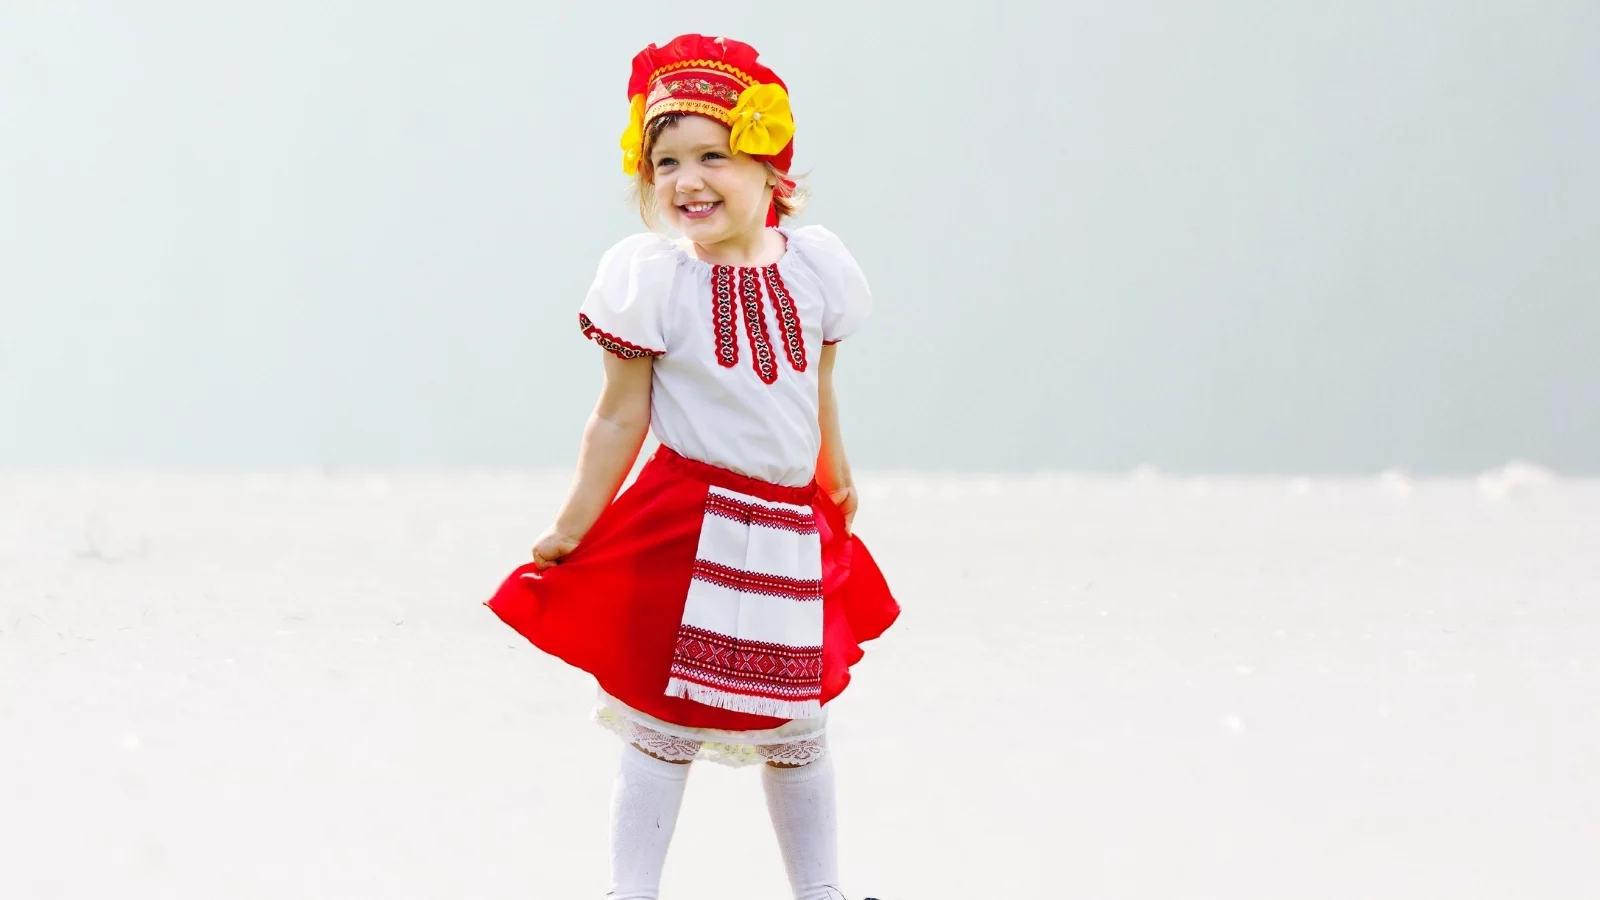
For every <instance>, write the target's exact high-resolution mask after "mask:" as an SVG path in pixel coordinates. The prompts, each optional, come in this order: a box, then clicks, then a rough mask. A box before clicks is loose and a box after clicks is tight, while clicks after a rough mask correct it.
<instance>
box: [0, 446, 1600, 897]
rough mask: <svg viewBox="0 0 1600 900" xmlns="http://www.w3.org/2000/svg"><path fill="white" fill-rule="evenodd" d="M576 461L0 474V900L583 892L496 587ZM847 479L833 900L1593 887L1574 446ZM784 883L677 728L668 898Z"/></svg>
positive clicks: (581, 853)
mask: <svg viewBox="0 0 1600 900" xmlns="http://www.w3.org/2000/svg"><path fill="white" fill-rule="evenodd" d="M565 483H566V476H565V475H564V474H562V473H550V474H495V473H484V474H422V473H412V474H404V473H399V474H385V475H378V474H357V473H344V474H340V473H331V474H330V473H303V474H262V475H244V474H236V475H179V474H150V475H146V474H137V473H132V474H128V473H124V474H106V473H101V474H84V475H77V474H60V475H19V474H12V475H4V476H0V898H5V900H33V898H117V900H131V898H182V900H187V898H196V900H199V898H207V900H213V898H228V900H253V898H273V900H290V898H293V900H309V898H368V897H370V898H451V900H479V898H482V900H493V898H558V900H566V898H572V900H589V898H599V897H601V896H602V894H603V893H604V890H605V867H606V839H605V829H606V801H607V796H608V793H609V790H610V780H611V775H612V772H613V769H614V766H615V759H616V756H617V753H618V746H619V745H618V744H617V742H616V741H615V739H614V738H613V737H611V736H610V735H609V734H607V733H605V732H603V731H601V730H600V729H599V728H598V727H596V726H594V725H592V724H590V723H589V722H588V721H587V714H588V709H589V705H590V699H591V696H592V693H591V688H590V685H589V682H588V680H587V678H586V676H584V675H582V674H581V673H578V672H576V671H573V670H571V669H568V668H566V667H565V666H563V665H562V664H560V663H557V662H556V661H554V660H552V659H548V658H545V657H543V656H541V655H540V654H538V653H537V652H535V651H534V650H533V649H532V648H530V647H529V646H528V645H527V644H526V643H525V642H524V641H523V640H522V639H521V638H520V637H518V636H516V635H515V634H513V633H512V632H511V631H510V630H509V629H507V628H505V627H504V626H503V625H501V624H500V623H499V621H498V620H496V619H495V618H494V617H493V616H492V615H491V614H490V613H489V612H488V611H487V610H485V609H483V608H482V607H481V606H480V605H479V604H480V601H482V600H483V599H484V598H485V597H486V596H487V595H488V593H489V592H490V590H491V589H492V588H493V587H494V586H495V584H496V583H497V582H498V581H499V579H500V578H501V576H502V575H504V574H505V572H506V571H508V570H509V569H510V568H511V567H512V566H513V565H515V564H517V563H519V562H521V561H522V559H523V558H524V554H525V549H526V544H527V542H528V540H529V539H530V538H531V537H532V536H533V535H534V534H535V533H536V532H537V531H538V530H539V528H540V527H541V526H542V525H543V524H544V523H545V520H546V518H547V517H548V516H549V515H550V514H551V513H552V512H553V510H554V508H555V504H556V502H557V501H558V499H559V497H560V495H561V493H562V491H563V489H564V487H565ZM863 483H864V486H865V487H864V491H865V506H864V511H863V514H862V516H861V519H860V520H859V522H858V527H859V528H860V529H861V531H862V533H863V534H864V535H865V536H866V537H867V539H868V541H869V543H870V544H871V546H872V547H873V549H874V550H875V552H876V555H877V556H878V557H879V560H880V562H881V563H882V565H883V567H884V569H885V570H886V571H887V572H888V574H889V575H890V577H891V580H892V582H893V584H894V586H895V587H896V589H897V593H898V594H899V596H900V598H901V600H902V601H903V604H904V606H905V614H904V617H903V618H902V620H901V622H900V624H899V625H898V626H897V627H896V629H894V630H893V631H891V632H890V634H889V635H888V636H887V637H886V638H885V639H884V640H882V641H879V642H878V643H876V644H875V645H872V646H871V647H870V648H869V653H868V657H867V659H866V661H865V662H864V663H863V664H862V665H861V666H859V667H858V669H857V679H856V683H855V684H854V686H853V687H852V688H851V689H850V691H849V692H847V694H846V695H845V697H844V698H843V699H842V700H841V701H840V702H839V703H838V704H837V706H836V708H835V712H834V715H835V719H834V732H833V735H834V738H833V743H834V747H835V752H836V754H837V760H838V764H839V767H840V769H839V772H840V775H839V783H840V787H841V792H842V795H841V813H842V817H843V824H842V844H843V847H842V867H843V872H844V874H845V877H846V879H847V886H848V887H849V889H850V890H851V892H852V900H858V898H860V897H862V896H866V895H875V896H878V897H881V898H884V900H939V898H970V897H982V898H1011V897H1019V898H1020V897H1049V898H1064V900H1070V898H1163V900H1166V898H1179V900H1182V898H1263V900H1268V898H1270V900H1294V898H1329V900H1354V898H1362V900H1371V898H1391V897H1393V898H1412V900H1431V898H1450V900H1468V898H1515V900H1543V898H1581V897H1597V896H1600V626H1597V610H1600V482H1594V481H1575V480H1560V481H1556V482H1555V483H1553V484H1548V485H1545V484H1538V483H1527V484H1522V483H1511V484H1509V485H1507V484H1504V483H1496V482H1493V481H1492V480H1491V481H1486V482H1484V483H1482V484H1479V483H1474V482H1473V481H1471V480H1461V481H1428V480H1421V481H1411V480H1410V479H1407V478H1406V477H1405V476H1404V475H1400V474H1396V473H1389V474H1387V475H1385V476H1384V477H1383V478H1371V479H1359V480H1356V479H1352V480H1316V481H1300V480H1289V479H1241V480H1228V479H1222V480H1210V481H1204V480H1196V479H1178V478H1163V477H1160V476H1159V475H1156V474H1154V473H1143V474H1140V475H1138V476H1136V477H1124V478H1090V477H1081V478H1079V477H1067V476H1050V477H1029V478H1022V477H1019V478H1008V479H994V478H975V477H948V478H945V477H940V478H933V477H910V476H878V477H867V478H864V479H863ZM1495 495H1504V496H1495ZM786 896H787V894H786V892H785V890H784V888H783V876H782V868H781V865H780V863H779V860H778V856H777V851H776V848H775V846H774V844H773V841H772V838H771V834H770V831H769V829H768V825H767V823H766V819H765V811H764V808H763V806H762V801H761V792H760V788H759V785H758V783H757V773H756V772H755V771H753V770H744V771H729V770H723V769H717V768H714V767H711V766H701V767H699V768H697V769H696V771H695V773H694V776H693V778H692V780H691V783H690V791H689V797H688V801H687V803H686V806H685V809H684V814H683V819H682V822H681V824H680V827H679V831H678V838H677V841H676V844H675V846H674V848H673V854H672V857H671V859H670V861H669V863H668V871H667V876H666V882H665V886H664V897H666V898H669V900H688V898H696V900H700V898H707V900H735V898H737V900H747V898H783V897H786Z"/></svg>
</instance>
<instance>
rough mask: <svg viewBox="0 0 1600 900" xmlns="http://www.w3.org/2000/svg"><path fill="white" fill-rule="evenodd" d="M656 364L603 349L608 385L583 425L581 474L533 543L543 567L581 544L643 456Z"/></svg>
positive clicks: (575, 478) (602, 390) (537, 564)
mask: <svg viewBox="0 0 1600 900" xmlns="http://www.w3.org/2000/svg"><path fill="white" fill-rule="evenodd" d="M653 368H654V362H653V361H652V360H651V358H650V357H648V356H646V357H641V358H639V359H619V358H617V357H615V356H613V355H611V354H610V353H607V354H605V386H604V387H603V388H602V389H601V391H600V400H599V401H598V402H597V403H596V404H595V407H594V412H592V413H590V414H589V422H588V424H587V425H585V426H584V429H583V444H582V445H581V446H580V448H579V450H578V471H577V474H576V475H574V476H573V479H572V487H571V489H570V490H569V491H568V492H567V499H566V501H565V502H564V503H562V504H561V511H560V513H558V514H557V515H556V521H555V524H554V525H551V526H550V528H549V530H547V531H546V532H545V533H544V534H543V535H540V537H539V540H538V541H537V542H536V543H535V544H534V546H533V561H534V564H535V565H536V566H538V567H539V568H545V567H546V566H550V565H553V564H554V563H555V562H556V561H557V560H559V559H560V558H561V557H563V556H565V555H567V554H568V553H571V552H572V550H573V548H575V547H577V546H578V542H579V541H581V540H583V536H584V535H585V534H588V532H589V529H590V528H591V527H593V525H594V523H595V520H596V519H598V518H600V513H602V512H604V511H605V508H606V507H607V506H609V505H610V504H611V501H612V499H614V498H615V497H616V496H617V489H618V488H620V487H622V482H623V481H624V480H625V479H626V478H627V477H628V472H629V470H631V469H632V468H633V463H634V461H635V460H637V459H638V458H639V448H640V447H642V446H643V445H644V439H645V435H647V434H649V432H650V376H651V371H652V369H653Z"/></svg>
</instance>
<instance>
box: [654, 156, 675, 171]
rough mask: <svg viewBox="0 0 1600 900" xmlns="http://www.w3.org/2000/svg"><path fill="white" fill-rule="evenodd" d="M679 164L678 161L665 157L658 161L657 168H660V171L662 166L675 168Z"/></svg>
mask: <svg viewBox="0 0 1600 900" xmlns="http://www.w3.org/2000/svg"><path fill="white" fill-rule="evenodd" d="M677 164H678V161H677V160H675V159H673V158H672V157H670V156H667V157H663V158H661V159H658V160H656V168H658V169H659V168H661V167H662V166H675V165H677Z"/></svg>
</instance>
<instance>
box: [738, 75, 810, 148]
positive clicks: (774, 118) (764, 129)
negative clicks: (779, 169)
mask: <svg viewBox="0 0 1600 900" xmlns="http://www.w3.org/2000/svg"><path fill="white" fill-rule="evenodd" d="M732 131H733V134H732V135H731V136H730V137H729V139H728V145H729V147H731V148H732V149H733V150H734V151H735V152H737V153H748V154H750V155H751V156H774V155H776V154H777V153H778V152H780V151H781V150H783V148H784V147H787V146H789V140H790V139H791V138H793V137H794V115H793V114H791V113H790V112H789V92H788V91H785V90H784V89H783V85H781V84H753V85H751V86H750V87H747V88H745V89H744V92H743V93H741V94H740V95H739V103H738V105H736V106H735V107H734V108H733V126H732Z"/></svg>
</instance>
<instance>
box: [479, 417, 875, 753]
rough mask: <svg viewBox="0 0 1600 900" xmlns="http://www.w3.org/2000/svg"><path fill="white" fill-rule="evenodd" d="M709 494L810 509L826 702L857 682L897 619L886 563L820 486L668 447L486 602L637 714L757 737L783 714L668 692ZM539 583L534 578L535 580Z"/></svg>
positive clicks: (500, 614) (777, 724)
mask: <svg viewBox="0 0 1600 900" xmlns="http://www.w3.org/2000/svg"><path fill="white" fill-rule="evenodd" d="M712 486H716V487H720V488H724V489H726V490H731V491H737V492H739V493H742V494H748V495H751V496H754V497H760V498H762V499H765V500H768V501H772V502H775V503H792V504H796V505H800V506H810V507H811V508H812V510H813V511H814V512H815V514H816V523H817V529H818V533H819V537H820V539H821V546H822V595H823V599H822V603H823V611H822V620H823V640H822V698H821V699H822V702H823V703H824V704H826V703H827V702H828V701H830V700H832V699H833V698H834V697H837V696H838V695H839V694H840V693H841V692H843V691H844V689H845V687H846V686H847V685H848V684H849V683H850V667H851V666H853V665H855V664H856V663H857V662H860V660H861V657H862V655H863V654H862V651H861V643H862V642H863V641H868V640H872V639H873V638H876V637H878V636H879V635H881V634H883V632H884V631H885V630H887V629H888V628H889V626H890V625H892V624H893V623H894V621H895V619H896V618H897V617H898V616H899V614H900V607H899V605H898V604H897V603H896V602H895V600H894V597H893V596H892V595H891V594H890V592H889V586H888V584H887V582H885V581H884V578H883V574H882V573H881V572H880V571H879V570H878V566H877V563H875V562H874V561H873V559H872V555H871V554H870V553H868V552H867V548H866V545H865V544H863V543H862V542H861V539H860V538H859V537H854V536H851V535H846V534H845V531H844V515H843V514H842V513H841V512H840V511H839V508H838V506H836V505H835V504H834V503H833V501H832V500H831V499H830V498H829V497H828V495H827V493H826V492H825V491H822V490H819V489H818V488H817V485H816V483H815V482H813V483H812V484H810V485H807V486H805V487H800V488H795V487H783V486H780V485H775V484H769V483H767V482H764V481H759V480H757V479H754V478H748V477H745V476H743V475H738V474H735V473H733V472H729V471H727V470H726V469H720V468H717V467H715V466H710V465H706V464H705V463H701V462H696V461H694V460H690V459H686V458H684V457H683V456H680V455H679V454H677V453H675V452H673V451H672V450H670V449H668V448H667V447H665V446H663V447H661V448H660V449H658V450H657V451H656V453H655V454H654V455H653V456H652V457H651V458H650V460H649V461H648V462H647V463H646V464H645V466H644V469H643V470H642V471H641V472H640V473H639V477H638V479H637V480H636V481H635V482H634V483H633V485H632V486H631V487H630V488H628V490H627V491H624V492H623V494H622V495H621V496H619V497H618V498H617V499H616V501H615V502H613V503H612V504H611V505H610V506H609V507H608V508H607V509H606V511H605V512H604V513H602V514H601V515H600V518H599V520H598V521H596V522H595V524H594V527H593V528H591V529H590V530H589V533H588V534H587V535H586V536H585V537H584V539H583V541H582V543H580V544H579V545H578V547H577V549H575V550H573V551H572V552H571V553H570V554H568V555H567V556H566V557H565V558H563V559H562V560H561V562H560V563H558V564H557V565H555V566H552V567H550V568H547V569H544V570H538V569H536V568H535V567H534V565H533V564H532V563H531V562H530V563H527V564H525V565H523V566H520V567H519V568H517V569H516V570H515V571H514V572H512V573H511V575H510V576H509V577H507V578H506V580H505V582H504V583H503V584H501V586H500V589H499V590H498V591H497V592H496V593H495V595H494V596H493V597H492V598H490V599H489V601H488V602H487V604H486V605H487V606H488V607H489V608H490V609H491V610H493V611H494V613H495V615H498V616H499V617H500V618H501V620H502V621H504V622H505V623H506V624H507V625H509V626H511V627H512V628H513V629H515V630H516V631H517V633H519V634H521V635H522V636H523V637H525V638H527V639H528V640H529V641H531V642H532V643H533V645H534V646H536V647H538V648H539V649H541V650H543V651H545V652H546V653H549V654H551V655H553V656H556V657H558V658H560V659H562V660H565V661H566V662H568V663H570V664H571V665H574V666H577V667H578V668H580V669H583V670H584V671H586V672H588V673H590V674H591V675H593V676H594V677H595V679H596V680H597V681H598V682H599V683H600V687H601V689H602V690H604V691H605V692H606V693H608V694H610V695H611V696H613V697H615V698H617V699H618V700H621V701H622V702H623V703H626V704H627V705H629V706H631V707H633V708H634V709H636V710H639V711H640V712H643V713H646V714H648V715H651V716H654V717H655V718H657V719H661V720H662V721H665V722H671V723H673V724H676V725H682V726H685V727H689V728H717V729H723V730H728V731H752V730H763V729H769V728H777V727H779V726H780V725H782V724H783V723H784V722H786V721H788V720H786V719H781V718H771V717H768V716H760V715H753V714H750V713H744V712H735V711H732V710H728V709H721V708H718V707H713V706H707V705H704V704H701V703H696V702H695V701H693V700H690V699H687V698H684V697H675V696H669V695H668V694H667V682H668V679H669V677H670V671H671V668H672V665H673V653H674V649H675V645H676V641H677V636H678V628H679V624H680V622H681V621H682V619H683V612H684V603H685V600H686V598H687V597H688V595H689V584H690V579H691V577H692V575H693V573H694V568H695V558H696V548H697V547H698V546H699V542H700V529H701V525H702V522H703V521H704V512H705V508H706V496H707V493H708V492H709V490H710V488H711V487H712ZM526 576H532V577H526Z"/></svg>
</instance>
